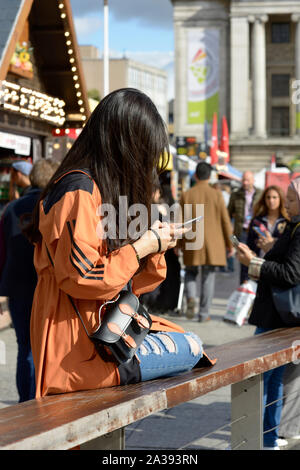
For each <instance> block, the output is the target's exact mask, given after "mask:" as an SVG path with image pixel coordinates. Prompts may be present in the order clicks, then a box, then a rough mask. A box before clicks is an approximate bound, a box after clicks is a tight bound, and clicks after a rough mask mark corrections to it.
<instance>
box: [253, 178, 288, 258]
mask: <svg viewBox="0 0 300 470" xmlns="http://www.w3.org/2000/svg"><path fill="white" fill-rule="evenodd" d="M288 220H289V216H288V214H287V211H286V208H285V196H284V193H283V191H282V189H281V188H280V187H279V186H275V185H273V186H268V187H267V188H266V189H265V190H264V192H263V193H262V195H261V197H260V199H259V201H258V202H257V203H256V204H255V206H254V208H253V219H252V220H251V222H250V225H249V231H248V237H247V242H246V243H247V245H248V246H249V248H251V250H252V251H254V253H255V254H256V255H257V256H260V257H263V256H264V254H265V252H266V251H269V249H271V248H272V246H273V245H274V243H275V241H276V240H277V239H278V238H279V237H280V236H281V235H282V234H283V232H284V230H285V227H286V224H287V222H288Z"/></svg>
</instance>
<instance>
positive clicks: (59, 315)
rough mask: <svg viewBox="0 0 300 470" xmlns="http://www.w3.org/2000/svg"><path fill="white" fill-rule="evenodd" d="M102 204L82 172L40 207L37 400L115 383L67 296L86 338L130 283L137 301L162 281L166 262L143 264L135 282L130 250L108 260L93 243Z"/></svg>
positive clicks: (155, 258) (153, 259)
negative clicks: (101, 308)
mask: <svg viewBox="0 0 300 470" xmlns="http://www.w3.org/2000/svg"><path fill="white" fill-rule="evenodd" d="M100 204H101V196H100V192H99V189H98V187H97V185H96V184H95V183H94V181H93V180H92V179H91V178H90V176H88V175H87V174H85V173H83V172H81V171H80V172H71V173H69V174H67V175H65V176H63V178H62V179H61V180H60V181H59V182H58V183H57V184H56V186H55V188H54V190H52V191H51V193H50V194H49V195H47V197H46V198H45V199H44V200H43V201H41V203H40V223H39V229H40V232H41V234H42V241H41V242H39V243H38V244H37V245H36V247H35V253H34V264H35V268H36V271H37V274H38V283H37V287H36V290H35V295H34V301H33V307H32V315H31V342H32V353H33V359H34V364H35V370H36V387H37V389H36V397H41V396H45V395H48V394H56V393H65V392H72V391H75V390H87V389H95V388H103V387H110V386H113V385H118V384H119V383H120V375H119V371H118V367H117V365H116V364H115V363H114V362H105V361H104V360H102V358H100V356H99V355H98V354H97V352H96V350H95V348H94V345H93V343H92V342H91V340H90V339H89V338H88V337H87V335H86V333H85V331H84V329H83V326H82V325H81V323H80V320H79V319H78V317H77V315H76V313H75V311H74V309H73V307H72V305H71V302H70V299H69V298H68V296H67V294H69V295H70V296H71V297H72V298H73V300H74V302H75V303H76V305H77V308H78V310H79V311H80V313H81V316H82V317H83V320H84V322H85V325H86V326H87V329H88V330H89V331H90V332H91V331H92V330H93V328H94V327H95V326H96V324H97V319H98V318H97V317H98V315H97V312H98V309H99V306H100V305H101V304H102V303H103V302H104V301H106V300H110V299H112V298H114V297H115V296H116V295H117V294H118V292H119V291H120V290H121V289H122V288H123V287H125V286H126V284H127V283H128V281H129V280H130V279H131V278H132V289H133V292H134V293H135V294H136V295H140V294H142V293H144V292H149V291H152V290H153V289H155V288H156V287H157V286H158V285H159V284H160V283H161V282H162V281H163V280H164V278H165V275H166V265H165V258H164V255H163V254H153V255H150V256H148V259H147V264H146V266H145V268H144V269H143V271H142V272H140V273H137V274H136V271H137V270H138V268H139V264H138V261H137V258H136V253H135V251H134V249H133V248H132V246H131V245H126V246H124V247H122V248H120V249H119V250H118V251H116V252H113V253H111V254H110V255H108V256H107V255H106V243H105V240H103V239H100V238H99V236H98V233H99V222H100V217H99V215H98V208H99V206H100ZM47 250H48V253H47ZM49 258H51V259H52V261H53V263H54V267H53V266H52V264H51V262H50V259H49Z"/></svg>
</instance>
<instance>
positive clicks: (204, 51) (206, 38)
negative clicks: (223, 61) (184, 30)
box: [187, 29, 220, 124]
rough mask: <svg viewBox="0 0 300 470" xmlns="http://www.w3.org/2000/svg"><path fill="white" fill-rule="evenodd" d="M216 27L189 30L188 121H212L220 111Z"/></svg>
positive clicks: (218, 37) (218, 36) (192, 122)
mask: <svg viewBox="0 0 300 470" xmlns="http://www.w3.org/2000/svg"><path fill="white" fill-rule="evenodd" d="M219 40H220V33H219V30H218V29H197V30H190V31H188V54H187V57H188V66H187V73H188V76H187V85H188V86H187V89H188V106H187V109H188V116H187V122H188V124H204V123H205V121H208V122H211V121H212V119H213V115H214V113H218V111H219V49H220V47H219Z"/></svg>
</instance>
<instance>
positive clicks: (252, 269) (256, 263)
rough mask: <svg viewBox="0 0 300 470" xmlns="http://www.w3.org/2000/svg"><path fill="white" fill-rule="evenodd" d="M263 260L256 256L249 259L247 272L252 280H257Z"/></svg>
mask: <svg viewBox="0 0 300 470" xmlns="http://www.w3.org/2000/svg"><path fill="white" fill-rule="evenodd" d="M264 262H265V260H264V259H262V258H258V257H256V256H254V257H253V258H252V260H251V261H250V264H249V267H248V274H249V277H250V278H251V279H253V281H258V279H259V277H260V270H261V267H262V265H263V263H264Z"/></svg>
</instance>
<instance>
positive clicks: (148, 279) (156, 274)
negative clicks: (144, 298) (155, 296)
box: [132, 253, 167, 295]
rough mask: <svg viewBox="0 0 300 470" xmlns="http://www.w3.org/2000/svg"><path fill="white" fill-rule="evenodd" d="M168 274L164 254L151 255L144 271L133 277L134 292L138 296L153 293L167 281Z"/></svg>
mask: <svg viewBox="0 0 300 470" xmlns="http://www.w3.org/2000/svg"><path fill="white" fill-rule="evenodd" d="M166 273H167V269H166V261H165V256H164V254H163V253H158V254H153V255H149V256H148V257H147V261H146V266H145V267H144V269H143V270H142V271H141V272H139V273H137V274H136V275H135V276H134V277H133V282H132V290H133V292H134V293H135V294H136V295H140V294H145V293H146V292H152V291H153V290H154V289H156V287H158V286H159V284H160V283H161V282H162V281H163V280H164V279H165V277H166Z"/></svg>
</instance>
